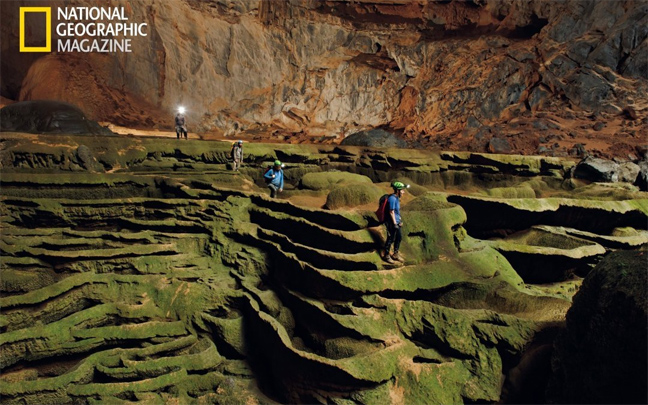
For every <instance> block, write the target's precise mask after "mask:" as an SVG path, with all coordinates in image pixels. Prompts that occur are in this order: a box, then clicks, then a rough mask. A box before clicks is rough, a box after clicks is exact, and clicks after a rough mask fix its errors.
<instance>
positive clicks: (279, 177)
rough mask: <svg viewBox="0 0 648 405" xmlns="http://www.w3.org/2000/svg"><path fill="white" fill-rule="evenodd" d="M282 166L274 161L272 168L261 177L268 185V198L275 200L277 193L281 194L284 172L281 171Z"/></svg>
mask: <svg viewBox="0 0 648 405" xmlns="http://www.w3.org/2000/svg"><path fill="white" fill-rule="evenodd" d="M282 167H283V165H282V164H281V162H280V161H279V160H275V161H274V166H272V167H271V168H269V169H268V170H267V171H266V172H265V174H264V175H263V177H264V178H265V181H266V183H268V188H269V189H270V197H272V198H276V197H277V193H281V192H282V191H283V187H284V172H283V170H282Z"/></svg>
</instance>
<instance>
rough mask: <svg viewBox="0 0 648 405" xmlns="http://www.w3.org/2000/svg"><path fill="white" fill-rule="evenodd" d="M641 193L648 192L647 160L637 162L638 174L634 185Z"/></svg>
mask: <svg viewBox="0 0 648 405" xmlns="http://www.w3.org/2000/svg"><path fill="white" fill-rule="evenodd" d="M634 184H635V185H636V186H637V187H639V189H640V190H642V191H648V160H642V161H641V162H639V173H638V174H637V179H636V180H635V183H634Z"/></svg>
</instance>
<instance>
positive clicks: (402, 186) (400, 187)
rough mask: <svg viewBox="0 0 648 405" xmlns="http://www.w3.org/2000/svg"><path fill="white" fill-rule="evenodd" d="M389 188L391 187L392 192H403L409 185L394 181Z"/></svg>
mask: <svg viewBox="0 0 648 405" xmlns="http://www.w3.org/2000/svg"><path fill="white" fill-rule="evenodd" d="M391 186H392V188H393V189H394V190H404V189H406V188H409V186H410V185H409V184H404V183H401V182H400V181H394V182H393V183H392V184H391Z"/></svg>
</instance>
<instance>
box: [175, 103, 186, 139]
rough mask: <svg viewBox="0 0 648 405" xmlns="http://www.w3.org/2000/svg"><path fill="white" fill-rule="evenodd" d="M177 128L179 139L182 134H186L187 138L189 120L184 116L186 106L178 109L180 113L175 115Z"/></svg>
mask: <svg viewBox="0 0 648 405" xmlns="http://www.w3.org/2000/svg"><path fill="white" fill-rule="evenodd" d="M175 129H176V137H177V138H178V139H180V137H181V135H182V134H184V138H185V139H187V121H186V119H185V116H184V108H182V107H180V108H179V109H178V114H176V116H175Z"/></svg>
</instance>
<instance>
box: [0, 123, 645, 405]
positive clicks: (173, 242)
mask: <svg viewBox="0 0 648 405" xmlns="http://www.w3.org/2000/svg"><path fill="white" fill-rule="evenodd" d="M49 139H50V138H49V137H48V136H45V135H30V134H11V133H3V134H2V142H3V145H4V148H3V149H2V150H1V151H0V164H1V168H2V172H3V176H2V178H0V185H1V186H2V190H3V195H2V197H1V200H0V201H1V204H0V210H1V211H0V214H1V216H0V221H1V222H0V225H1V226H2V234H1V236H0V249H1V250H2V255H3V261H2V265H1V266H0V272H1V273H0V274H1V277H0V280H1V281H2V283H0V287H1V289H2V297H1V298H0V306H1V307H2V308H3V312H2V317H1V318H0V319H1V323H0V328H2V329H1V330H2V334H1V335H0V351H1V354H2V355H1V356H0V358H1V359H2V362H1V363H0V368H1V370H2V377H1V378H0V395H2V398H3V401H5V402H7V403H24V402H26V403H34V404H37V403H47V402H66V401H67V402H93V401H99V402H120V401H150V402H173V401H179V402H191V401H203V402H233V403H245V402H247V403H271V402H273V401H277V402H283V403H341V404H344V403H349V401H352V402H354V403H363V404H373V403H377V402H384V401H392V400H394V401H396V402H399V401H402V402H404V403H424V402H435V403H459V402H497V401H504V402H506V400H507V398H508V399H509V400H510V401H514V399H515V398H516V397H515V396H514V395H513V393H514V392H517V393H519V392H530V391H529V389H533V392H540V391H542V390H541V387H544V386H546V382H547V380H548V378H549V375H548V374H547V373H545V372H544V371H543V370H544V368H543V367H544V366H543V365H546V364H545V361H546V360H547V359H548V358H549V356H550V354H551V353H550V352H547V350H550V349H547V348H548V347H550V346H547V342H546V340H547V339H548V338H547V336H553V334H554V333H553V332H552V331H553V330H554V329H555V328H556V327H557V326H559V325H561V324H562V323H563V322H564V317H565V314H566V312H567V310H568V309H569V307H570V306H571V297H572V296H573V295H574V293H575V292H576V291H577V290H578V288H579V286H580V283H581V280H582V279H581V278H580V277H579V275H578V274H580V272H577V271H575V270H574V269H575V268H578V267H579V266H590V264H593V262H596V261H598V260H600V258H602V257H605V256H606V255H607V254H608V252H609V251H611V250H615V249H628V250H634V249H637V248H642V246H645V243H646V240H648V239H647V238H646V231H645V230H644V228H643V227H644V226H645V216H646V215H647V213H648V209H647V208H646V205H645V204H646V203H645V202H646V193H642V192H640V191H638V190H637V189H636V188H635V189H633V188H631V187H632V186H630V185H628V186H627V187H630V188H627V189H624V188H610V187H604V188H601V187H603V186H601V185H597V184H594V187H591V185H588V184H586V183H583V184H580V183H577V182H576V180H574V179H567V178H566V177H567V174H568V173H569V171H570V169H571V168H572V167H573V166H574V164H575V163H576V162H574V161H564V160H560V159H557V158H550V157H528V156H506V155H481V154H476V153H456V152H444V153H432V152H426V151H421V150H405V149H404V150H399V149H393V150H392V149H389V150H385V149H372V148H368V147H352V146H349V147H342V146H326V145H319V146H316V145H310V146H309V145H284V146H278V145H272V144H255V143H249V144H246V147H245V151H246V152H245V153H246V155H245V159H244V164H243V167H242V168H241V170H240V171H239V172H237V173H234V172H231V171H228V170H227V163H228V153H229V147H230V144H229V143H228V142H206V141H193V140H189V141H184V140H183V141H176V140H169V139H146V138H120V137H95V138H89V137H86V136H67V135H63V136H57V137H56V143H53V142H49V141H48V140H49ZM82 146H85V147H82ZM278 157H280V158H281V159H282V161H283V162H284V163H285V164H286V167H285V168H284V170H285V173H286V187H285V190H284V192H283V193H282V194H280V197H281V198H279V199H270V198H268V197H267V191H266V189H265V185H264V183H263V180H262V179H261V176H262V174H263V170H264V168H265V167H266V166H267V164H269V162H272V161H273V160H274V159H276V158H278ZM93 159H94V160H93ZM95 160H96V162H97V164H98V165H100V166H101V168H103V170H102V171H101V172H92V171H91V170H88V169H85V167H87V165H88V164H89V162H94V161H95ZM84 165H86V166H84ZM393 179H400V180H403V181H406V182H408V183H411V184H413V186H412V187H411V188H410V190H412V193H411V194H409V193H408V194H406V197H405V198H404V200H403V205H402V213H403V218H404V224H405V225H404V242H403V245H402V248H401V253H402V254H403V256H404V257H405V261H404V263H401V264H395V265H391V264H388V263H386V262H384V261H382V260H381V258H380V256H379V254H378V246H380V245H381V244H382V243H383V241H384V230H383V229H382V227H380V226H377V225H378V224H377V223H376V219H375V217H374V215H373V211H374V210H375V209H376V207H375V205H376V200H375V199H374V200H373V201H370V202H369V203H368V204H364V205H363V200H354V198H355V196H338V195H336V194H335V193H336V190H340V189H342V190H345V189H348V188H350V187H348V186H349V185H358V187H360V185H361V186H362V187H368V188H370V189H372V190H375V191H377V194H376V196H379V195H381V194H382V193H384V192H387V191H388V189H389V181H391V180H393ZM579 181H580V180H579ZM414 194H416V195H414ZM552 196H555V197H552ZM334 197H335V198H334ZM329 198H331V200H334V199H335V200H336V201H345V204H341V208H337V209H326V208H323V207H324V205H325V204H326V205H328V201H329ZM593 198H598V199H599V200H596V201H594V202H592V201H590V200H592V199H593ZM346 202H351V203H350V204H346ZM489 204H495V205H496V206H501V207H506V209H508V210H512V211H510V212H509V213H508V214H507V215H500V214H499V213H497V212H496V211H497V210H496V209H493V208H492V207H491V205H489ZM350 206H353V208H350ZM563 207H569V209H570V210H571V211H568V212H562V210H563ZM329 208H330V207H329ZM490 212H493V213H494V214H495V215H494V216H493V217H491V216H490V215H485V213H490ZM511 213H513V214H511ZM516 215H517V216H519V217H520V218H525V219H524V220H523V221H522V220H520V219H519V218H518V217H516ZM484 218H486V219H484ZM497 218H504V219H505V220H498V219H497ZM554 222H555V223H557V224H554ZM622 223H623V225H621V224H622ZM561 224H562V225H569V226H570V229H567V228H564V229H558V228H552V227H547V225H556V226H558V225H561ZM589 224H595V226H594V225H592V226H590V225H589ZM512 225H514V226H512ZM532 225H541V226H544V228H534V229H532V230H530V231H528V232H527V234H526V236H524V234H523V235H520V234H517V235H516V234H512V231H511V228H515V227H519V229H518V230H519V231H525V229H527V228H530V227H531V226H532ZM621 226H623V228H621ZM489 235H491V236H492V235H499V236H500V239H502V240H503V241H504V242H506V243H509V244H510V245H517V246H519V247H520V248H517V251H520V252H522V253H525V254H527V256H529V257H530V256H532V255H535V254H538V252H540V254H543V255H545V257H546V258H550V257H562V258H567V257H569V258H570V259H571V260H573V262H572V263H573V265H574V266H571V267H569V268H553V267H554V266H553V265H547V266H546V267H551V268H550V269H548V270H551V271H546V272H544V273H541V274H542V275H543V277H544V278H533V277H527V276H528V275H529V274H531V275H533V274H540V273H538V269H534V268H531V267H529V266H528V262H530V261H533V260H528V258H527V259H524V260H512V259H511V260H509V259H508V258H507V254H508V252H509V251H510V249H509V250H506V249H501V246H500V247H499V248H498V244H497V243H498V242H497V241H494V240H486V239H487V238H488V237H490V236H489ZM532 239H533V240H532ZM568 241H571V242H573V243H572V244H573V246H571V245H569V243H567V242H568ZM568 245H569V246H568ZM525 246H526V248H525ZM592 249H594V250H595V251H594V250H592ZM498 250H499V251H498ZM549 250H551V251H549ZM570 250H575V251H577V253H578V254H574V252H571V251H570ZM590 250H592V251H590ZM547 260H549V261H550V260H551V259H547ZM561 263H562V262H561ZM534 272H535V273H534ZM590 274H591V273H590ZM530 348H531V349H533V350H540V352H539V353H540V354H538V355H533V354H532V353H530V352H527V350H529V349H530ZM538 348H542V349H538ZM523 359H524V360H523ZM534 364H535V365H537V367H536V366H535V365H534ZM534 370H535V371H534ZM502 376H504V380H505V381H504V382H507V381H510V382H511V383H510V384H508V383H507V384H508V385H507V386H510V387H509V388H507V389H508V392H509V394H508V395H509V396H508V397H507V396H506V395H504V394H505V393H504V392H503V389H502V387H503V381H502V378H503V377H502ZM394 398H395V399H394Z"/></svg>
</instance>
